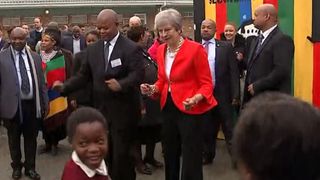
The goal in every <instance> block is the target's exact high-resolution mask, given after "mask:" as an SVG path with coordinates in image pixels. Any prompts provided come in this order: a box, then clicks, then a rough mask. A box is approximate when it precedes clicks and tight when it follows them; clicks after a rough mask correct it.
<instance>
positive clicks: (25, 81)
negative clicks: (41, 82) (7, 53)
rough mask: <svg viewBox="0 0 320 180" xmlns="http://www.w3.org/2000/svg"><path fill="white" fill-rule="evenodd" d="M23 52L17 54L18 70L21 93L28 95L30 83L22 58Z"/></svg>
mask: <svg viewBox="0 0 320 180" xmlns="http://www.w3.org/2000/svg"><path fill="white" fill-rule="evenodd" d="M22 54H23V52H22V51H20V52H19V68H20V76H21V91H22V93H23V94H29V93H30V82H29V78H28V73H27V68H26V65H25V63H24V59H23V57H22Z"/></svg>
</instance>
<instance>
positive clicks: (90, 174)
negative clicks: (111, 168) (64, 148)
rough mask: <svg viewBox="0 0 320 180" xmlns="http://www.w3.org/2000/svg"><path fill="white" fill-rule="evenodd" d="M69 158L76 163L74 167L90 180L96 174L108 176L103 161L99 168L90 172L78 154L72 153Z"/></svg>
mask: <svg viewBox="0 0 320 180" xmlns="http://www.w3.org/2000/svg"><path fill="white" fill-rule="evenodd" d="M71 158H72V160H73V162H74V163H76V165H78V166H79V167H80V168H81V169H82V170H83V171H84V172H85V173H86V175H87V176H88V177H89V178H92V177H93V176H95V175H96V174H100V175H102V176H108V171H107V166H106V163H105V162H104V160H102V162H101V164H100V166H99V168H97V169H94V170H92V169H90V168H88V167H87V166H86V165H85V164H83V162H82V161H81V160H80V158H79V156H78V154H77V153H76V152H75V151H73V152H72V156H71Z"/></svg>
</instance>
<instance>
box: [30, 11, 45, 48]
mask: <svg viewBox="0 0 320 180" xmlns="http://www.w3.org/2000/svg"><path fill="white" fill-rule="evenodd" d="M33 23H34V29H33V30H32V31H31V32H30V39H31V40H30V42H31V44H29V46H30V48H31V49H32V50H33V51H35V48H36V45H37V43H38V41H41V35H42V31H43V29H44V28H43V27H42V22H41V18H40V17H36V18H34V20H33Z"/></svg>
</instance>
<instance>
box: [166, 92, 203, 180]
mask: <svg viewBox="0 0 320 180" xmlns="http://www.w3.org/2000/svg"><path fill="white" fill-rule="evenodd" d="M162 113H163V121H164V122H163V126H162V133H163V134H162V135H163V139H162V141H163V150H164V159H165V176H166V180H180V178H179V175H180V156H182V168H181V171H182V172H181V180H202V179H203V174H202V148H201V147H202V133H201V128H202V116H201V115H188V114H185V113H183V112H181V111H180V110H179V109H177V108H176V106H175V105H174V104H173V101H172V99H171V96H170V94H169V95H168V97H167V102H166V105H165V107H164V109H163V111H162Z"/></svg>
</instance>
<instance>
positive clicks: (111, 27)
mask: <svg viewBox="0 0 320 180" xmlns="http://www.w3.org/2000/svg"><path fill="white" fill-rule="evenodd" d="M118 24H119V23H118V16H117V13H116V12H115V11H114V10H112V9H104V10H102V11H101V12H100V13H99V15H98V17H97V29H98V31H99V33H100V37H101V39H103V40H107V41H110V40H112V39H113V38H114V37H115V36H116V35H117V33H118Z"/></svg>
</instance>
